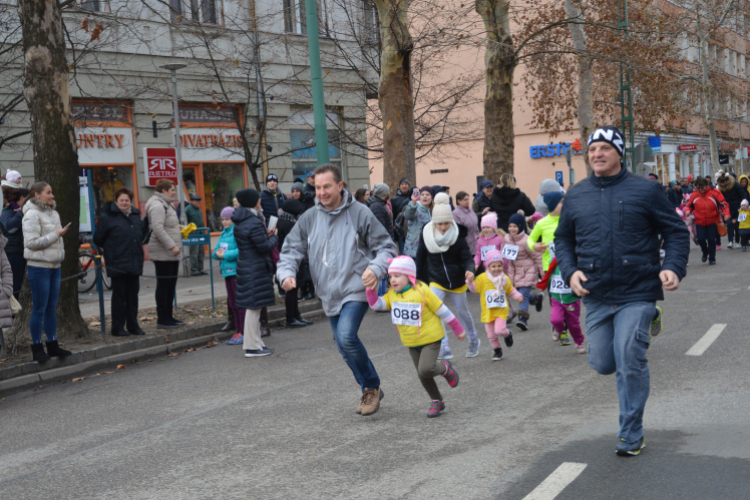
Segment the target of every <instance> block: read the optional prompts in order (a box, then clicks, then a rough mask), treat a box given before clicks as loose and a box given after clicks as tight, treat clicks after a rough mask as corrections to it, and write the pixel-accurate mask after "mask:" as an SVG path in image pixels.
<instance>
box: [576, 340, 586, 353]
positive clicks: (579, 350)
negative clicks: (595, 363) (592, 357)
mask: <svg viewBox="0 0 750 500" xmlns="http://www.w3.org/2000/svg"><path fill="white" fill-rule="evenodd" d="M576 354H586V343H585V342H581V343H580V344H578V345H577V346H576Z"/></svg>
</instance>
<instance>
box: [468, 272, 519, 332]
mask: <svg viewBox="0 0 750 500" xmlns="http://www.w3.org/2000/svg"><path fill="white" fill-rule="evenodd" d="M505 281H506V283H505V288H504V289H503V290H504V291H505V307H487V292H488V291H489V292H490V293H491V292H492V291H495V290H496V288H495V285H494V284H493V283H492V282H491V281H490V279H489V278H488V277H487V273H482V274H480V275H479V277H477V279H476V280H475V281H474V283H476V285H477V293H478V294H479V302H480V304H482V318H481V320H482V323H492V322H493V321H495V318H503V319H508V313H509V312H510V307H508V300H509V297H510V292H512V291H513V283H511V281H510V278H509V277H508V275H507V274H506V275H505Z"/></svg>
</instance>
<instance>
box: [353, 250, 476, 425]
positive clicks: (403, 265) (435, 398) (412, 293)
mask: <svg viewBox="0 0 750 500" xmlns="http://www.w3.org/2000/svg"><path fill="white" fill-rule="evenodd" d="M388 275H389V279H390V282H391V289H390V290H388V293H386V294H385V295H383V296H382V297H378V294H377V292H376V291H375V290H373V289H369V288H368V289H367V302H368V303H369V304H370V307H371V308H372V309H373V310H375V311H388V310H390V311H391V319H392V321H393V324H395V325H396V328H397V329H398V333H399V334H400V335H401V342H402V343H403V344H404V345H405V346H406V347H408V348H409V354H410V355H411V359H412V361H413V362H414V368H416V369H417V376H418V377H419V381H420V382H422V387H424V388H425V390H426V391H427V394H428V395H429V396H430V399H431V400H432V403H431V404H430V409H429V410H428V411H427V417H429V418H433V417H438V416H440V412H441V411H442V410H444V409H445V402H444V401H443V396H442V395H441V394H440V390H439V389H438V387H437V384H436V383H435V377H437V376H438V375H442V376H443V377H445V380H446V381H447V382H448V385H449V386H450V387H456V386H457V385H458V373H456V371H455V370H454V369H453V367H452V366H451V363H450V361H438V354H439V353H440V341H441V340H442V339H443V337H444V336H445V332H444V331H443V326H442V324H441V320H442V321H444V322H445V323H447V324H448V325H450V327H451V329H453V333H455V334H456V336H457V337H458V340H463V339H464V337H466V332H465V331H464V328H463V327H462V326H461V323H459V321H458V320H457V319H456V317H455V316H454V315H453V314H452V313H451V312H450V311H449V310H448V308H447V307H445V305H444V304H443V303H442V302H441V301H440V299H439V298H438V297H437V296H436V295H435V294H434V293H432V291H431V290H430V287H428V286H427V285H425V284H424V283H422V282H421V281H417V266H416V265H415V264H414V261H413V260H412V258H411V257H409V256H407V255H402V256H400V257H396V258H395V259H393V260H392V261H391V265H390V266H389V267H388Z"/></svg>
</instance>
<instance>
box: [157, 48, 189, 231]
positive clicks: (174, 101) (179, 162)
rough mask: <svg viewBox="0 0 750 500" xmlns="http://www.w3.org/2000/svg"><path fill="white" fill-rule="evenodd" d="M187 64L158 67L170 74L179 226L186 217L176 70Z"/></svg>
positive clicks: (184, 222) (185, 220)
mask: <svg viewBox="0 0 750 500" xmlns="http://www.w3.org/2000/svg"><path fill="white" fill-rule="evenodd" d="M186 66H187V64H183V63H170V64H162V65H161V66H159V67H160V68H161V69H167V70H169V71H170V72H171V73H172V116H173V118H174V147H175V153H176V156H177V181H178V185H177V200H178V201H179V202H180V224H183V225H184V224H187V216H186V215H185V203H184V201H185V192H184V191H185V190H184V188H183V183H184V182H185V180H184V178H183V177H182V141H181V138H180V113H179V109H178V108H177V70H178V69H182V68H184V67H186Z"/></svg>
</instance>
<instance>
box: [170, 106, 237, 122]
mask: <svg viewBox="0 0 750 500" xmlns="http://www.w3.org/2000/svg"><path fill="white" fill-rule="evenodd" d="M178 109H179V110H180V124H181V125H188V126H189V125H232V126H237V116H238V113H239V109H238V108H237V106H226V105H209V106H199V105H197V104H187V103H183V104H180V105H179V106H178Z"/></svg>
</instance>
